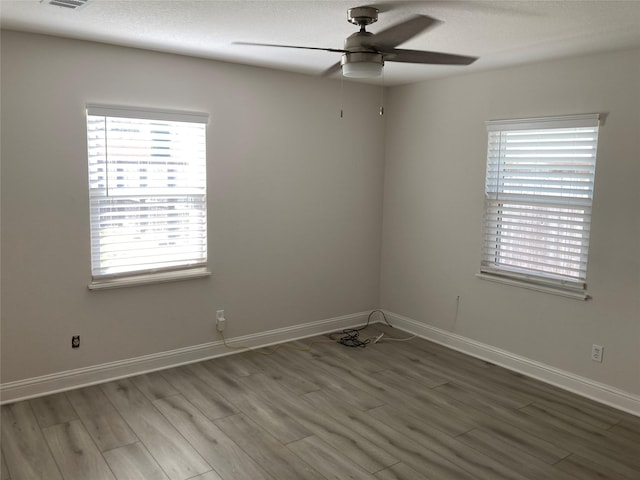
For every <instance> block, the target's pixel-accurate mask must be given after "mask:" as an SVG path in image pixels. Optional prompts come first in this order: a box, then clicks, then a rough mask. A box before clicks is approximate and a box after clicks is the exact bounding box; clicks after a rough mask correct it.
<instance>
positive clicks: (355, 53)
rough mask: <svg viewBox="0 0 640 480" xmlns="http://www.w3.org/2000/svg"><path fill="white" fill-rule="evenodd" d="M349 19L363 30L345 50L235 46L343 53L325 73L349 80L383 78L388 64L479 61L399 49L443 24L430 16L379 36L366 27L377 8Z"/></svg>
mask: <svg viewBox="0 0 640 480" xmlns="http://www.w3.org/2000/svg"><path fill="white" fill-rule="evenodd" d="M347 20H348V21H349V22H350V23H353V24H354V25H358V26H359V27H360V31H358V32H355V33H354V34H352V35H350V36H348V37H347V38H346V39H345V41H344V48H343V49H336V48H320V47H301V46H297V45H276V44H270V43H251V42H234V43H235V44H237V45H255V46H262V47H278V48H299V49H304V50H323V51H326V52H336V53H341V54H342V59H341V61H339V62H337V63H335V64H334V65H332V66H331V67H329V68H328V69H327V70H325V71H324V72H323V75H325V76H326V75H331V74H333V73H335V72H337V71H339V70H341V69H342V75H344V76H345V77H349V78H371V77H377V76H380V75H381V74H382V68H383V66H384V62H385V61H387V62H403V63H421V64H438V65H469V64H471V63H473V62H475V61H476V60H477V57H469V56H464V55H453V54H449V53H441V52H429V51H424V50H406V49H400V48H396V47H397V46H398V45H400V44H402V43H404V42H406V41H408V40H410V39H411V38H413V37H415V36H416V35H418V34H419V33H422V32H424V31H425V30H427V29H428V28H430V27H433V26H435V25H437V24H439V23H440V21H439V20H436V19H435V18H432V17H429V16H427V15H414V16H412V17H411V18H409V19H408V20H405V21H403V22H400V23H398V24H396V25H393V26H391V27H389V28H387V29H385V30H382V31H381V32H378V33H371V32H367V31H366V26H367V25H371V24H372V23H375V22H377V21H378V9H377V8H375V7H370V6H364V7H355V8H350V9H349V10H347Z"/></svg>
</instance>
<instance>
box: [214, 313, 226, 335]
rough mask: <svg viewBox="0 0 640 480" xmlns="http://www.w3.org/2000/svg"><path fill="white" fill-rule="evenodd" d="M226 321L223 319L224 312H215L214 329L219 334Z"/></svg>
mask: <svg viewBox="0 0 640 480" xmlns="http://www.w3.org/2000/svg"><path fill="white" fill-rule="evenodd" d="M226 323H227V320H226V319H225V318H224V310H216V328H217V329H218V331H219V332H222V331H224V327H225V325H226Z"/></svg>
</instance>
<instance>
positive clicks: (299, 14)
mask: <svg viewBox="0 0 640 480" xmlns="http://www.w3.org/2000/svg"><path fill="white" fill-rule="evenodd" d="M48 1H49V0H43V1H40V0H0V20H1V26H2V28H7V29H13V30H23V31H29V32H37V33H45V34H51V35H58V36H63V37H70V38H79V39H86V40H93V41H97V42H104V43H111V44H116V45H125V46H132V47H139V48H145V49H151V50H157V51H163V52H171V53H179V54H185V55H193V56H197V57H204V58H211V59H216V60H223V61H229V62H235V63H242V64H248V65H257V66H264V67H269V68H276V69H281V70H287V71H292V72H299V73H305V74H310V75H317V74H320V72H322V71H323V70H325V69H326V68H328V67H329V66H330V65H332V64H333V63H335V62H337V61H339V59H340V54H339V53H329V52H322V51H307V50H293V49H280V48H269V47H253V46H241V45H233V44H232V42H234V41H245V42H260V43H276V44H287V45H301V46H311V47H325V48H342V47H343V40H344V38H345V37H346V36H348V35H350V34H351V33H353V32H354V31H356V27H355V26H354V25H351V24H349V23H348V22H347V21H346V11H347V9H348V8H351V7H355V6H360V5H363V4H364V5H377V6H379V8H380V10H381V13H380V17H379V20H378V22H377V23H376V24H374V25H372V26H371V27H369V30H370V31H372V32H374V33H375V32H376V31H379V30H381V29H384V28H387V27H388V26H390V25H392V24H395V23H398V22H400V21H402V20H404V19H406V18H408V17H409V16H410V15H412V14H416V13H419V14H424V15H429V16H432V17H434V18H437V19H438V20H441V21H442V22H443V23H441V24H440V25H438V26H437V27H435V28H433V29H431V30H429V31H427V32H425V33H423V34H420V35H418V36H417V37H415V38H413V39H412V40H410V41H408V42H407V43H405V44H404V45H402V46H401V47H402V48H411V49H420V50H432V51H442V52H447V53H455V54H462V55H472V56H478V57H480V59H479V60H478V61H477V62H476V63H475V64H473V65H471V66H467V67H459V66H457V67H451V66H433V65H415V64H401V63H392V62H387V63H386V64H385V73H384V83H385V84H386V85H398V84H404V83H410V82H416V81H421V80H425V79H429V78H434V77H441V76H446V75H452V74H456V73H460V72H471V71H479V70H487V69H492V68H498V67H504V66H508V65H514V64H521V63H526V62H534V61H539V60H544V59H551V58H560V57H564V56H568V55H575V54H583V53H590V52H597V51H604V50H612V49H618V48H626V47H631V46H640V0H638V1H636V0H626V1H615V0H589V1H582V0H559V1H545V0H528V1H508V0H498V1H495V0H469V1H462V0H460V1H458V0H440V1H417V2H411V1H402V0H397V1H385V2H370V3H364V2H363V3H359V2H357V1H330V0H329V1H326V0H325V1H306V0H290V1H244V0H227V1H210V0H200V1H197V0H89V1H88V3H87V4H86V5H85V6H83V7H81V8H79V9H76V10H69V9H67V8H63V7H58V6H53V5H49V4H48Z"/></svg>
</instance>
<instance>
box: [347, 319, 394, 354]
mask: <svg viewBox="0 0 640 480" xmlns="http://www.w3.org/2000/svg"><path fill="white" fill-rule="evenodd" d="M374 313H381V314H382V318H384V321H385V323H386V324H387V325H389V326H390V327H391V328H393V327H392V326H391V324H390V323H389V320H387V316H386V315H385V314H384V312H383V311H382V310H373V311H372V312H371V313H370V314H369V316H368V317H367V323H366V324H365V325H364V326H362V327H360V328H347V329H345V330H343V331H342V333H343V334H344V336H343V337H340V338H339V339H338V343H339V344H340V345H344V346H345V347H354V348H355V347H360V348H364V347H366V346H367V345H369V344H370V343H371V338H365V339H364V340H360V332H361V331H362V330H364V329H365V328H367V327H368V326H369V323H370V322H371V317H372V316H373V314H374Z"/></svg>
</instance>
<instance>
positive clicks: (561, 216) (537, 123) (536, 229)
mask: <svg viewBox="0 0 640 480" xmlns="http://www.w3.org/2000/svg"><path fill="white" fill-rule="evenodd" d="M598 125H599V120H598V115H579V116H572V117H551V118H534V119H525V120H507V121H491V122H488V123H487V128H488V131H489V142H488V149H487V173H486V189H485V215H484V240H483V249H482V261H481V272H484V273H488V274H493V275H501V276H506V277H511V278H515V279H517V280H523V281H526V282H534V283H539V284H541V285H547V286H553V287H558V288H563V289H569V290H584V289H586V274H587V257H588V251H589V233H590V224H591V203H592V199H593V185H594V175H595V165H596V151H597V143H598Z"/></svg>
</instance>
